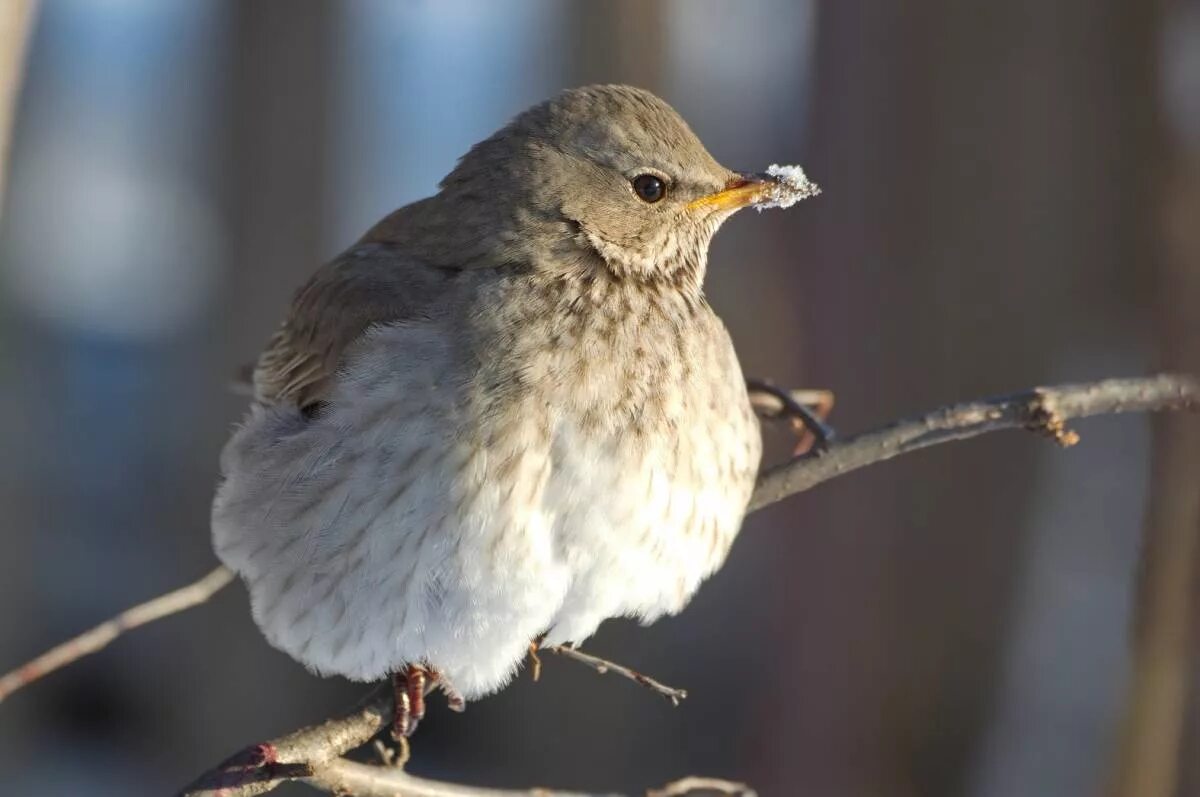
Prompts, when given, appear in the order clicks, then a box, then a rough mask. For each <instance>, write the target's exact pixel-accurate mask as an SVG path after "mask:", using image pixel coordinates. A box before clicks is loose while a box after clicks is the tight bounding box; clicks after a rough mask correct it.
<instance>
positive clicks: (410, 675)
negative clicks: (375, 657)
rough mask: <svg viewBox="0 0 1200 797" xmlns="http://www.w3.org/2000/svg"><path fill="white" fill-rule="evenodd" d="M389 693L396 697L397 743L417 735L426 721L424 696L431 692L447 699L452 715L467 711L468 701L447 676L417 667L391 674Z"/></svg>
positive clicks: (393, 721) (395, 724)
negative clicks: (437, 692) (393, 692)
mask: <svg viewBox="0 0 1200 797" xmlns="http://www.w3.org/2000/svg"><path fill="white" fill-rule="evenodd" d="M392 689H393V690H395V697H396V711H395V715H394V716H393V717H392V738H393V739H395V740H397V741H401V740H403V739H407V738H408V737H409V736H412V735H413V733H415V732H416V730H417V725H418V724H419V723H420V722H421V720H422V719H424V718H425V696H426V695H428V694H429V693H430V692H432V691H433V690H434V689H440V690H441V691H442V694H444V695H445V696H446V705H447V706H448V707H449V708H450V710H451V711H456V712H459V713H462V712H463V711H466V709H467V701H466V700H465V699H463V696H462V693H461V692H459V691H458V690H457V689H455V688H454V684H452V683H450V681H448V680H447V679H446V676H444V675H442V674H441V673H440V672H438V671H437V670H435V669H433V668H431V667H423V666H421V665H420V664H410V665H408V666H407V667H405V668H404V670H403V671H401V672H398V673H394V674H393V675H392Z"/></svg>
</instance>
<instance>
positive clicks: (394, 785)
mask: <svg viewBox="0 0 1200 797" xmlns="http://www.w3.org/2000/svg"><path fill="white" fill-rule="evenodd" d="M304 782H305V783H308V784H309V785H311V786H315V787H316V788H318V789H320V790H322V791H327V792H330V793H331V794H353V795H354V797H399V795H403V797H601V795H598V794H594V793H591V792H588V793H583V792H574V791H558V790H557V789H543V788H533V789H494V788H488V787H486V786H466V785H463V784H458V783H446V782H445V781H438V780H429V779H427V778H419V777H417V776H415V775H410V774H408V773H407V772H404V771H403V770H400V769H396V768H395V767H386V768H385V767H373V766H368V765H366V764H360V763H358V762H356V761H348V760H346V759H345V758H339V759H337V760H335V761H330V762H329V763H328V764H325V765H324V766H322V767H321V768H320V769H319V770H318V771H317V772H316V773H315V774H313V775H312V776H310V777H307V778H305V779H304ZM685 794H686V792H685ZM606 797H620V795H607V796H606Z"/></svg>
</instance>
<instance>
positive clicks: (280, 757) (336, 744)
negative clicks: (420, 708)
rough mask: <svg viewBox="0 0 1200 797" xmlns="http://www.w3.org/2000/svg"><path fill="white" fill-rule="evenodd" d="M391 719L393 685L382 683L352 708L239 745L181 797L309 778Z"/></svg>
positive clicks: (247, 792) (229, 795)
mask: <svg viewBox="0 0 1200 797" xmlns="http://www.w3.org/2000/svg"><path fill="white" fill-rule="evenodd" d="M391 721H392V690H391V688H390V686H388V685H386V684H385V685H384V686H380V687H378V688H376V689H375V690H374V691H373V692H371V693H370V694H369V695H367V697H366V698H364V699H363V701H362V702H361V703H359V704H358V705H357V706H356V707H355V708H354V709H353V710H352V711H350V712H349V713H348V714H346V715H344V716H341V717H334V718H333V719H329V720H326V721H324V722H322V723H318V724H317V725H312V726H309V727H307V728H301V729H300V730H298V731H294V732H292V733H289V734H288V735H287V736H281V737H279V738H278V739H272V740H271V741H269V742H263V743H261V744H255V745H251V746H250V747H247V748H245V749H243V750H239V751H238V752H237V753H234V754H233V755H232V756H230V757H229V758H227V759H225V760H224V761H222V762H221V763H220V764H218V765H217V766H216V767H214V768H213V769H211V770H209V771H208V772H205V773H204V774H203V775H201V776H200V777H198V778H196V780H195V781H193V782H192V783H191V785H189V786H187V787H185V788H184V789H183V791H181V792H180V793H179V794H180V796H181V797H251V795H255V794H263V793H265V792H268V791H271V790H272V789H274V788H275V787H276V786H278V785H279V784H280V783H282V782H284V781H287V780H296V779H299V778H306V777H312V776H313V775H314V773H315V772H317V771H318V770H319V769H322V767H323V765H325V764H327V763H328V762H330V761H332V760H333V759H335V758H337V757H338V756H340V755H341V754H342V753H346V752H348V751H350V750H353V749H354V748H356V747H359V746H361V745H364V744H366V743H367V742H368V741H370V740H371V738H372V737H374V736H375V735H376V734H377V733H379V732H380V731H381V730H383V729H384V728H385V727H387V726H388V725H389V724H390V723H391Z"/></svg>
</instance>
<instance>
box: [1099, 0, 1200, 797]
mask: <svg viewBox="0 0 1200 797" xmlns="http://www.w3.org/2000/svg"><path fill="white" fill-rule="evenodd" d="M1130 5H1131V6H1139V4H1137V3H1130ZM1153 5H1155V6H1158V7H1159V11H1160V15H1159V16H1160V19H1159V20H1158V25H1156V31H1155V32H1157V33H1159V34H1160V35H1159V37H1158V41H1159V42H1160V43H1165V42H1166V41H1167V39H1166V37H1165V35H1163V33H1164V31H1163V26H1164V25H1170V24H1172V23H1173V22H1174V23H1179V22H1181V17H1182V14H1176V15H1175V16H1172V15H1171V14H1170V13H1161V12H1164V11H1170V10H1174V11H1176V12H1179V11H1181V10H1182V8H1183V6H1184V3H1167V4H1162V3H1156V4H1153ZM1164 5H1165V6H1166V8H1165V9H1164V8H1162V6H1164ZM1139 7H1140V6H1139ZM1185 35H1186V34H1185ZM1184 46H1187V44H1186V42H1185V44H1184ZM1191 46H1195V41H1194V36H1193V38H1192V43H1191ZM1171 55H1172V54H1171V53H1167V54H1166V57H1165V58H1162V59H1158V60H1157V61H1155V62H1152V63H1160V62H1162V61H1164V60H1166V59H1168V58H1170V56H1171ZM1176 55H1177V54H1176ZM1169 66H1170V65H1169V64H1168V69H1169ZM1158 83H1159V85H1158V87H1157V88H1158V89H1159V90H1158V91H1157V92H1156V94H1155V95H1154V96H1155V98H1159V97H1162V98H1163V99H1164V101H1165V102H1166V103H1168V104H1170V103H1171V102H1172V101H1175V102H1182V103H1188V102H1194V98H1185V97H1172V96H1171V95H1170V93H1169V92H1168V91H1167V86H1166V80H1165V79H1160V80H1159V81H1158ZM1168 110H1171V109H1170V108H1169V107H1168ZM1175 110H1176V112H1177V118H1178V115H1183V114H1187V113H1189V112H1192V113H1194V109H1182V108H1180V109H1175ZM1191 132H1192V134H1193V136H1194V135H1195V133H1196V131H1194V130H1193V131H1191ZM1187 133H1188V131H1186V130H1180V129H1175V130H1171V129H1168V130H1167V131H1166V134H1164V135H1162V136H1161V139H1162V141H1163V144H1162V146H1160V147H1156V148H1155V149H1154V150H1153V151H1159V152H1165V153H1166V154H1165V157H1163V158H1162V161H1161V163H1160V167H1159V169H1158V170H1157V172H1156V173H1155V176H1156V177H1158V178H1159V179H1158V180H1157V184H1156V185H1155V186H1154V188H1155V189H1156V190H1155V193H1154V194H1153V195H1152V196H1153V199H1152V201H1151V202H1149V203H1148V205H1147V209H1148V212H1154V213H1156V214H1157V215H1156V217H1155V219H1154V220H1155V221H1156V222H1157V223H1156V224H1155V225H1154V226H1152V227H1151V228H1150V231H1151V232H1152V233H1153V234H1154V235H1153V238H1152V240H1148V241H1147V250H1148V251H1159V252H1161V254H1162V259H1161V261H1160V263H1159V268H1158V271H1157V275H1156V276H1157V286H1156V287H1157V291H1158V292H1157V295H1156V297H1155V298H1156V308H1155V309H1156V313H1155V317H1156V319H1157V320H1158V323H1159V328H1160V340H1161V341H1162V351H1161V355H1160V356H1161V359H1162V366H1163V368H1165V369H1171V370H1179V371H1188V372H1191V373H1200V315H1198V314H1197V312H1196V308H1197V306H1200V226H1198V225H1197V220H1200V141H1196V140H1195V139H1194V138H1193V140H1190V141H1189V140H1188V137H1187ZM1155 432H1156V434H1155V461H1154V469H1153V478H1152V488H1151V494H1150V500H1149V510H1148V517H1147V520H1146V529H1145V540H1144V546H1143V550H1142V568H1141V584H1140V590H1139V605H1138V613H1137V617H1136V626H1135V628H1134V633H1135V642H1134V648H1133V665H1134V669H1133V674H1132V677H1131V680H1130V684H1129V688H1128V693H1127V697H1126V706H1125V717H1124V723H1123V726H1122V729H1121V749H1120V755H1119V756H1118V757H1117V759H1116V765H1115V768H1114V771H1113V774H1112V780H1111V783H1110V788H1109V793H1110V794H1111V795H1112V796H1113V797H1173V795H1176V794H1178V795H1191V794H1197V793H1200V762H1198V760H1197V759H1198V757H1197V755H1196V751H1197V750H1198V749H1200V733H1198V731H1200V728H1197V726H1196V719H1197V712H1196V707H1197V701H1198V700H1200V694H1198V693H1200V690H1198V689H1197V686H1198V685H1200V674H1198V669H1197V656H1196V650H1197V644H1198V642H1200V640H1198V639H1197V635H1198V633H1200V632H1198V629H1200V592H1198V591H1197V583H1198V581H1200V419H1197V418H1195V417H1189V416H1186V415H1180V416H1174V415H1167V416H1163V417H1161V418H1158V419H1157V420H1156V429H1155ZM1189 706H1190V707H1191V712H1190V714H1191V716H1190V725H1191V727H1190V728H1189V727H1188V725H1189V710H1188V709H1189Z"/></svg>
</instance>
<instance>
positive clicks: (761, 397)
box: [746, 379, 835, 457]
mask: <svg viewBox="0 0 1200 797" xmlns="http://www.w3.org/2000/svg"><path fill="white" fill-rule="evenodd" d="M746 388H747V390H749V391H750V404H751V405H752V406H753V407H754V411H755V412H756V413H757V414H758V416H759V417H760V418H764V419H766V420H772V421H775V420H786V421H787V422H788V423H789V424H790V425H791V427H792V431H793V433H794V434H795V435H796V436H797V437H798V438H799V439H798V440H797V442H796V447H795V449H794V450H793V451H792V455H793V456H797V457H798V456H800V455H802V454H807V453H809V452H810V451H815V452H816V453H818V454H820V453H822V452H824V451H825V449H827V448H828V447H829V443H830V442H831V441H832V440H833V439H834V437H835V432H834V430H833V427H832V426H830V425H829V424H827V423H825V419H826V418H828V417H829V414H830V413H831V412H832V411H833V404H834V395H833V392H832V391H829V390H784V389H783V388H781V387H778V386H776V385H775V384H774V383H772V382H771V381H769V380H766V379H747V380H746Z"/></svg>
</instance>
